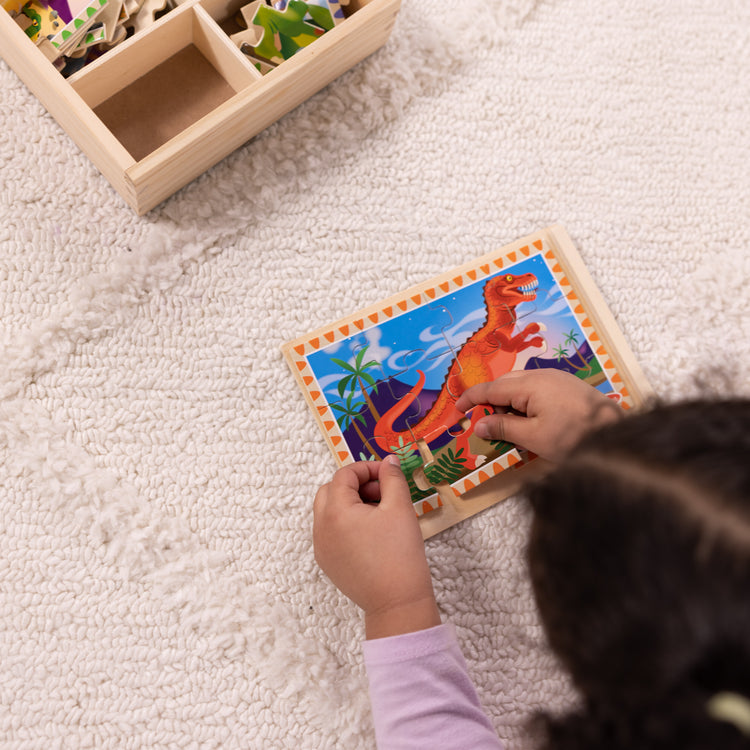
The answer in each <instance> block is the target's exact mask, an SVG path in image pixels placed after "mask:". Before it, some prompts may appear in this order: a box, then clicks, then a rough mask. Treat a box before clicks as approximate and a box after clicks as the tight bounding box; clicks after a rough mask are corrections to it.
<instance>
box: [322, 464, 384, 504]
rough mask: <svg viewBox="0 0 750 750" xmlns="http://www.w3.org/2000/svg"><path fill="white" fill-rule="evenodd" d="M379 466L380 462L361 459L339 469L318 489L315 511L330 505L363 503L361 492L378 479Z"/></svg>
mask: <svg viewBox="0 0 750 750" xmlns="http://www.w3.org/2000/svg"><path fill="white" fill-rule="evenodd" d="M379 467H380V464H379V463H377V462H375V461H359V462H357V463H354V464H348V465H347V466H344V467H343V468H341V469H339V470H338V471H337V472H336V473H335V474H334V475H333V479H331V481H330V482H328V484H324V485H323V486H322V487H321V488H320V489H319V490H318V492H317V494H316V495H315V501H314V503H313V511H314V512H320V511H322V510H323V507H324V506H329V505H333V506H336V507H345V506H348V505H357V504H358V503H361V502H362V497H361V496H360V492H361V490H362V489H363V488H367V487H370V486H371V485H372V483H373V482H376V481H377V478H378V469H379ZM368 491H369V492H370V493H371V492H372V491H371V490H368Z"/></svg>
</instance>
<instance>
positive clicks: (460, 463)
mask: <svg viewBox="0 0 750 750" xmlns="http://www.w3.org/2000/svg"><path fill="white" fill-rule="evenodd" d="M463 452H464V449H463V448H461V449H459V451H458V453H454V452H453V448H448V449H447V450H445V451H443V452H442V453H441V454H440V455H439V456H438V458H437V460H436V461H435V463H434V464H431V465H430V466H425V469H424V473H425V476H426V477H427V479H428V480H429V482H430V483H431V484H439V483H440V482H447V483H448V484H451V483H452V482H455V481H456V480H457V479H458V478H459V477H461V476H463V474H464V473H465V471H466V458H462V456H461V454H462V453H463Z"/></svg>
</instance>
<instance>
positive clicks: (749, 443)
mask: <svg viewBox="0 0 750 750" xmlns="http://www.w3.org/2000/svg"><path fill="white" fill-rule="evenodd" d="M480 403H491V404H494V405H495V406H496V407H500V408H499V409H498V413H496V414H494V415H491V416H488V417H486V418H484V419H482V420H481V421H480V422H478V423H477V425H476V430H477V431H478V432H480V434H481V433H482V431H484V434H485V435H486V436H488V437H493V438H495V439H500V438H504V439H506V440H509V441H511V442H514V443H516V444H518V445H521V446H523V447H525V448H527V449H529V450H531V451H533V452H535V453H537V454H539V455H540V456H541V457H543V458H546V459H548V460H549V461H551V462H553V468H552V469H551V470H550V472H548V474H547V475H546V476H545V477H544V478H543V479H540V480H539V481H538V482H537V483H536V484H534V485H533V486H531V487H530V488H529V491H528V492H529V498H530V501H531V505H532V508H533V510H534V521H533V524H532V530H531V538H530V542H529V562H530V574H531V579H532V583H533V586H534V591H535V595H536V599H537V603H538V606H539V611H540V615H541V618H542V622H543V624H544V626H545V630H546V632H547V635H548V638H549V641H550V645H551V646H552V648H553V650H554V651H555V652H556V654H557V655H558V657H559V658H560V660H561V662H562V664H563V666H564V667H566V668H567V669H568V671H569V672H570V674H571V676H572V679H573V682H574V684H575V685H576V687H577V688H578V690H579V692H580V694H581V697H582V701H581V707H580V709H579V710H578V711H576V712H574V713H572V714H570V715H569V716H566V717H563V718H561V719H551V718H547V719H545V720H544V723H545V727H546V739H545V745H544V746H545V747H546V748H550V749H552V748H556V749H559V748H571V749H572V748H575V749H576V750H586V749H587V748H592V749H593V748H596V749H597V750H604V749H605V748H606V749H607V750H619V749H620V748H622V749H623V750H624V749H625V748H631V749H632V748H637V749H638V750H648V749H649V748H660V749H662V748H680V750H688V749H690V748H695V749H696V750H697V748H701V749H702V750H707V749H713V748H722V750H724V749H732V748H750V596H748V592H750V401H743V400H739V399H737V400H734V401H724V402H710V401H702V402H696V403H692V404H682V405H673V406H664V407H659V408H655V409H653V410H651V411H649V412H646V413H643V414H637V415H633V416H628V417H626V418H622V416H621V413H620V412H619V410H616V409H614V408H612V405H611V402H609V400H608V399H606V397H604V396H602V395H601V394H600V393H599V392H598V391H596V390H595V389H593V388H591V387H590V386H588V385H586V384H585V383H583V382H582V381H580V380H578V379H576V378H574V377H573V376H570V375H566V374H564V373H560V372H557V371H533V372H532V371H528V372H514V373H510V374H508V375H506V376H504V377H502V378H499V379H498V380H496V381H493V382H492V383H484V384H482V385H479V386H475V387H474V388H471V389H469V390H467V391H466V392H465V393H464V394H463V395H462V396H461V398H460V399H459V402H458V407H459V408H460V409H462V410H466V409H469V408H471V407H472V406H473V405H475V404H480ZM313 531H314V542H315V554H316V559H317V561H318V563H319V565H320V566H321V568H322V569H323V570H324V572H326V573H327V575H328V576H329V577H330V578H331V580H332V581H333V582H334V584H335V585H336V586H338V587H339V588H340V589H341V591H342V592H343V593H344V594H346V595H347V596H348V597H349V598H351V599H352V600H353V601H354V602H355V603H356V604H358V605H359V606H360V607H361V608H362V609H363V610H364V616H365V631H366V638H367V640H366V641H365V644H364V653H365V664H366V667H367V672H368V678H369V680H370V692H371V698H372V705H373V717H374V721H375V731H376V738H377V741H378V746H379V747H380V748H381V750H386V749H390V748H429V749H430V750H438V749H439V748H453V749H455V748H472V749H482V748H487V749H488V750H489V748H500V747H502V746H501V744H500V742H499V740H498V738H497V736H496V735H495V732H494V730H493V728H492V725H491V723H490V722H489V720H488V718H487V717H486V715H485V714H484V713H483V711H482V709H481V707H480V705H479V701H478V698H477V695H476V691H475V690H474V687H473V685H472V683H471V681H470V679H469V677H468V675H467V672H466V665H465V662H464V660H463V657H462V655H461V652H460V649H459V647H458V645H457V642H456V638H455V634H454V632H453V630H452V628H451V627H450V626H449V625H445V624H441V621H440V615H439V612H438V608H437V604H436V602H435V597H434V594H433V590H432V584H431V580H430V574H429V570H428V568H427V562H426V558H425V554H424V546H423V543H422V537H421V533H420V529H419V526H418V523H417V521H416V518H415V515H414V512H413V510H412V507H411V502H410V499H409V491H408V488H407V485H406V481H405V479H404V477H403V475H402V474H401V472H400V470H399V467H398V463H397V462H393V461H392V460H391V459H390V458H389V459H386V460H385V461H383V462H382V463H380V464H376V463H360V464H353V465H350V466H347V467H345V468H343V469H341V470H339V471H338V472H337V473H336V474H335V475H334V477H333V480H332V481H331V482H330V483H329V484H327V485H325V486H323V487H321V489H320V490H319V491H318V494H317V495H316V498H315V519H314V530H313Z"/></svg>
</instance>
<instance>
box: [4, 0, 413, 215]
mask: <svg viewBox="0 0 750 750" xmlns="http://www.w3.org/2000/svg"><path fill="white" fill-rule="evenodd" d="M246 2H247V0H228V1H227V0H187V1H186V2H184V3H183V4H181V5H179V6H177V7H176V8H175V9H174V10H171V11H170V12H169V13H167V14H166V15H164V16H163V17H162V18H160V19H159V20H158V21H157V22H156V23H154V24H153V25H152V26H150V27H148V28H147V29H144V30H142V31H140V32H138V33H137V34H135V35H134V36H133V37H131V38H130V39H128V40H127V41H125V42H123V43H122V44H120V45H118V46H117V47H115V48H114V49H112V50H111V51H109V52H107V53H106V54H105V55H103V56H102V57H101V58H99V59H98V60H96V61H94V62H92V63H90V64H89V65H87V66H85V67H84V68H83V69H82V70H80V71H79V72H78V73H76V74H74V75H73V76H71V77H70V78H68V79H65V78H63V76H62V75H61V74H60V73H58V71H57V70H56V69H55V67H54V66H53V65H52V63H50V62H49V61H48V60H47V58H46V57H45V56H44V54H43V53H42V52H41V51H40V50H39V49H37V47H36V46H35V44H34V43H33V42H32V41H31V40H30V39H29V38H28V37H27V36H26V35H25V34H24V32H23V31H22V30H21V28H20V27H19V26H18V25H17V24H16V22H15V21H14V20H13V19H12V18H11V17H10V16H9V14H8V13H7V12H5V11H4V10H2V9H0V43H1V45H0V52H1V53H2V56H3V58H4V59H5V60H6V61H7V63H8V64H9V65H10V67H11V68H13V70H14V71H15V72H16V74H17V75H18V77H19V78H20V79H21V80H22V81H23V82H24V83H25V84H26V85H27V86H28V87H29V89H30V90H31V91H32V92H33V93H34V94H35V95H36V96H37V97H38V98H39V100H40V101H41V102H42V104H43V105H44V106H45V107H46V108H47V110H48V111H49V112H50V114H52V115H53V117H55V119H56V120H57V121H58V122H59V123H60V125H61V126H62V127H63V128H64V129H65V130H66V131H67V132H68V134H69V135H70V136H71V138H73V140H74V141H75V142H76V143H77V144H78V146H79V147H80V148H81V150H82V151H83V152H84V153H85V154H86V155H87V156H88V157H89V158H90V159H91V161H92V162H93V163H94V164H95V165H96V166H97V167H98V169H99V170H100V171H101V172H102V174H103V175H104V176H105V177H106V178H107V179H108V180H109V181H110V183H111V184H112V186H113V187H114V188H115V189H116V190H117V191H118V192H119V193H120V194H121V195H122V196H123V198H124V199H125V201H126V202H127V203H128V204H129V205H130V206H132V208H133V209H134V210H135V211H136V212H137V213H139V214H143V213H145V212H146V211H149V210H150V209H151V208H153V207H154V206H156V205H157V204H159V203H161V202H162V201H163V200H165V199H166V198H168V197H169V196H170V195H172V194H173V193H174V192H176V191H177V190H179V189H180V188H181V187H183V186H184V185H186V184H187V183H188V182H190V181H191V180H193V179H195V178H196V177H197V176H198V175H200V174H202V173H203V172H204V171H206V170H207V169H209V168H210V167H211V166H213V165H214V164H216V163H217V162H218V161H220V160H221V159H223V158H224V157H225V156H227V155H228V154H230V153H231V152H232V151H234V150H235V149H236V148H238V147H239V146H241V145H242V144H243V143H245V142H246V141H247V140H249V139H250V138H252V136H254V135H256V134H257V133H259V132H260V131H261V130H263V129H264V128H266V127H268V126H269V125H270V124H271V123H273V122H275V121H276V120H278V119H279V118H280V117H281V116H282V115H284V114H286V113H287V112H289V111H290V110H291V109H293V108H294V107H296V106H297V105H298V104H300V103H301V102H303V101H304V100H305V99H307V98H308V97H310V96H312V95H313V94H314V93H315V92H317V91H319V90H320V89H321V88H323V87H324V86H326V85H327V84H328V83H330V82H331V81H332V80H334V79H335V78H336V77H337V76H339V75H341V74H342V73H343V72H345V71H346V70H348V69H349V68H351V67H352V66H353V65H355V64H356V63H357V62H359V61H360V60H362V59H364V58H365V57H367V56H368V55H369V54H371V53H372V52H374V51H375V50H377V49H378V48H379V47H380V46H382V45H383V44H384V43H385V41H386V39H387V38H388V35H389V34H390V32H391V29H392V28H393V24H394V22H395V19H396V14H397V13H398V10H399V7H400V3H401V0H351V2H350V3H349V5H348V7H347V18H346V19H345V20H344V21H343V22H341V23H340V24H338V25H337V26H335V27H334V28H333V29H331V30H330V31H328V32H326V33H325V34H324V35H323V36H321V37H320V38H319V39H317V40H316V41H314V42H313V43H312V44H310V45H309V46H308V47H305V48H304V49H302V50H300V51H299V52H297V54H295V55H294V56H293V57H291V58H289V59H288V60H285V61H284V62H283V63H281V64H280V65H278V66H277V67H276V68H274V69H273V70H271V71H270V72H269V73H266V74H265V75H263V76H261V74H260V73H259V72H258V71H257V70H256V69H255V67H254V66H253V65H252V64H251V62H250V60H249V59H248V58H247V56H246V55H244V54H243V53H242V52H240V50H239V48H238V47H237V46H236V45H235V44H234V42H232V41H231V40H230V39H229V36H228V35H227V33H226V32H225V31H224V30H223V28H224V27H226V26H227V25H228V24H230V23H231V20H230V19H231V18H232V17H233V16H234V14H235V13H236V12H237V11H238V9H239V8H240V7H241V6H242V5H244V4H245V3H246Z"/></svg>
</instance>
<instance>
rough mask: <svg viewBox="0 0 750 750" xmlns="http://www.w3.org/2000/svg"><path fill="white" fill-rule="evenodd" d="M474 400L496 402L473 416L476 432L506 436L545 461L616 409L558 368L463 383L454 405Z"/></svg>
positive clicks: (555, 458) (463, 407)
mask: <svg viewBox="0 0 750 750" xmlns="http://www.w3.org/2000/svg"><path fill="white" fill-rule="evenodd" d="M477 404H491V405H492V406H495V407H499V408H496V413H495V414H492V415H490V416H487V417H484V418H482V419H480V420H479V421H477V423H476V425H475V426H474V433H475V434H476V435H477V436H478V437H480V438H484V439H490V440H507V441H509V442H511V443H515V444H516V445H519V446H521V447H523V448H526V449H527V450H530V451H532V452H533V453H536V454H537V455H538V456H541V457H542V458H546V459H548V460H550V461H559V460H560V459H561V458H563V457H564V456H565V454H566V453H567V452H568V451H569V450H570V449H571V448H573V447H574V446H575V445H576V444H577V443H578V441H579V440H580V439H581V438H582V437H583V436H584V435H585V434H586V433H587V432H588V431H589V430H592V429H595V428H596V427H601V426H603V425H605V424H607V423H608V422H613V421H615V420H616V419H618V418H619V416H620V415H621V413H622V412H621V410H620V408H619V407H618V406H617V405H616V404H615V403H614V402H613V401H612V400H611V399H609V398H607V397H606V396H605V395H604V394H603V393H601V392H600V391H597V390H596V388H593V387H592V386H590V385H588V384H586V383H584V382H583V381H582V380H581V379H580V378H577V377H575V376H574V375H571V374H570V373H567V372H563V371H562V370H518V371H514V372H509V373H508V374H507V375H503V376H502V377H499V378H498V379H497V380H493V381H492V382H490V383H481V384H479V385H475V386H472V387H471V388H467V389H466V391H464V393H463V394H462V395H461V396H460V398H459V399H458V401H457V402H456V408H457V409H459V410H460V411H463V412H466V411H468V410H469V409H471V407H472V406H475V405H477ZM511 410H512V411H511Z"/></svg>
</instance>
